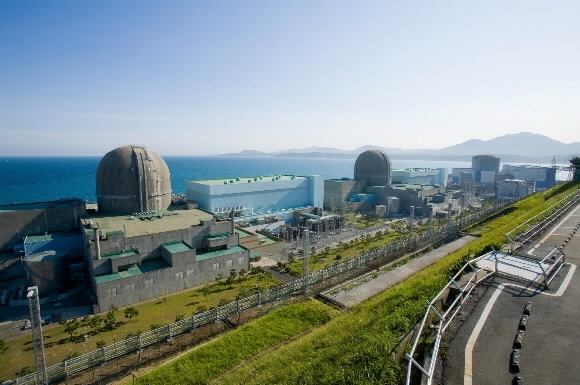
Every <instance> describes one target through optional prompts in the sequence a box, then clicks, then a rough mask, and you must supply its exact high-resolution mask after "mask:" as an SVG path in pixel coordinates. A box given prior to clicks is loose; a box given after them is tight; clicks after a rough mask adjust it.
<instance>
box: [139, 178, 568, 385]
mask: <svg viewBox="0 0 580 385" xmlns="http://www.w3.org/2000/svg"><path fill="white" fill-rule="evenodd" d="M575 186H576V185H569V186H568V187H567V188H560V189H559V190H558V193H557V194H553V193H550V192H546V193H542V194H535V195H534V196H532V197H530V198H528V199H526V200H523V201H520V202H518V203H517V204H516V205H514V207H513V210H511V211H509V212H508V213H506V215H503V216H500V217H497V218H495V219H494V220H493V221H490V222H488V223H484V224H482V225H480V226H479V228H478V229H476V230H477V232H478V233H479V234H480V235H481V236H480V238H478V239H477V240H475V241H474V242H472V243H471V244H470V245H469V246H468V247H466V248H464V249H462V250H459V251H457V252H455V253H452V254H450V255H449V256H447V257H445V258H443V259H441V260H440V261H438V262H437V263H435V264H434V265H432V266H430V267H429V268H427V269H425V270H423V271H421V272H419V273H418V274H416V275H414V276H413V277H411V278H410V279H408V280H406V281H405V282H402V283H401V284H399V285H397V286H396V287H394V288H392V289H390V290H388V291H386V292H384V293H382V294H380V295H378V296H376V297H374V298H372V299H371V300H369V301H367V302H365V303H363V304H361V305H359V306H357V307H355V308H354V309H353V310H351V312H349V313H346V314H342V315H340V316H338V317H336V318H335V319H333V320H332V321H330V322H328V323H327V324H324V325H322V326H320V327H318V328H317V329H316V330H313V331H312V332H310V333H308V334H306V335H304V336H301V337H300V338H297V339H295V340H293V341H291V342H289V343H288V344H286V345H283V346H279V347H277V348H275V349H274V348H270V350H271V351H270V352H268V354H263V355H262V356H260V357H259V358H257V359H255V360H253V361H251V362H246V363H245V364H244V365H238V366H237V369H236V370H231V371H229V372H227V373H226V374H223V375H221V376H220V377H219V380H216V381H215V382H214V383H219V384H244V385H253V384H256V385H258V384H280V385H282V384H283V385H287V384H301V385H302V384H312V385H320V384H345V385H346V384H361V385H362V384H400V383H402V382H403V377H404V366H403V365H401V363H400V362H399V361H398V360H397V359H396V358H395V354H394V351H395V349H396V348H397V345H398V341H399V340H400V339H401V337H402V336H403V335H404V334H405V333H406V332H407V331H408V330H409V329H410V328H411V327H412V326H413V325H414V324H416V323H417V322H418V321H419V320H420V318H421V317H422V316H423V314H424V311H425V303H426V302H425V301H426V300H428V299H431V298H432V297H433V296H434V295H435V294H436V293H437V292H438V291H439V290H440V289H441V288H442V287H443V286H444V285H445V283H446V281H447V279H448V277H449V276H450V275H451V274H452V273H453V271H454V270H455V269H457V267H459V266H461V265H462V264H463V261H464V260H465V259H466V258H469V257H471V256H473V255H479V254H481V253H483V252H485V251H487V250H490V249H491V248H492V247H493V248H499V246H501V245H502V244H503V243H504V242H505V237H504V234H506V233H507V232H508V231H510V230H511V229H513V228H514V227H515V226H517V225H518V224H520V223H522V222H524V221H526V220H527V219H529V218H531V217H533V216H534V215H536V214H537V213H539V212H541V211H542V210H544V209H545V208H547V207H548V206H550V205H552V204H554V203H555V202H556V199H558V198H561V197H563V196H564V195H565V194H568V193H570V192H571V189H572V188H575ZM280 310H281V311H282V312H287V311H288V309H287V308H283V309H280ZM272 321H273V320H271V319H263V320H260V321H256V322H260V327H258V328H255V329H253V330H254V331H255V333H256V335H255V336H253V337H249V338H247V337H246V338H247V340H253V339H258V338H260V335H261V334H262V332H261V331H262V330H264V331H266V330H269V329H272V328H276V327H277V324H276V323H273V322H272ZM298 321H299V319H296V322H298ZM288 324H292V321H290V320H288ZM237 338H238V337H236V335H235V334H232V344H233V343H234V341H235V340H236V339H237ZM271 343H272V345H271V346H274V345H276V343H275V342H274V341H271ZM233 346H234V345H232V349H230V350H229V351H227V352H223V353H224V354H228V355H230V356H233V357H235V356H237V355H238V352H237V351H236V349H234V347H233ZM264 348H267V347H266V346H264ZM203 352H205V349H200V351H199V353H198V354H200V355H201V356H204V354H209V352H208V353H203ZM213 357H215V359H214V360H213V362H209V363H208V362H204V363H203V365H201V364H200V365H197V364H196V363H195V362H193V361H192V359H190V358H188V362H189V364H188V366H187V367H185V366H184V367H182V366H179V364H175V365H176V366H171V368H173V369H162V370H163V372H159V371H156V372H153V373H151V374H150V376H151V377H149V376H147V377H146V378H145V379H141V378H140V379H139V381H138V383H143V384H161V383H163V384H192V383H196V384H197V383H200V384H201V383H212V381H210V378H211V375H205V374H204V378H206V380H204V381H205V382H203V381H201V379H200V381H199V382H190V381H193V380H191V379H189V377H196V378H199V376H200V375H201V374H202V373H205V372H206V371H208V372H209V368H211V367H212V366H214V365H215V366H218V367H219V366H221V364H220V362H221V361H222V360H225V361H229V360H230V359H231V358H227V357H225V356H223V355H220V354H218V355H215V354H214V355H213ZM243 359H245V358H242V359H240V360H238V362H241V360H243ZM171 370H175V371H178V373H179V375H178V376H177V377H174V376H172V377H169V372H170V371H171ZM158 372H159V373H164V374H159V373H158Z"/></svg>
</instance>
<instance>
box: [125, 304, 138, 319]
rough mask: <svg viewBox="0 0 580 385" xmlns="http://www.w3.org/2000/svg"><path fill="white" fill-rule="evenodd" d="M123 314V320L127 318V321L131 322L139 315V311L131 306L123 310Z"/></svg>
mask: <svg viewBox="0 0 580 385" xmlns="http://www.w3.org/2000/svg"><path fill="white" fill-rule="evenodd" d="M124 314H125V318H127V319H128V320H131V319H133V318H136V317H137V316H138V315H139V310H137V309H135V307H133V306H130V307H128V308H126V309H125V311H124Z"/></svg>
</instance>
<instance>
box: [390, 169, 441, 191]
mask: <svg viewBox="0 0 580 385" xmlns="http://www.w3.org/2000/svg"><path fill="white" fill-rule="evenodd" d="M392 180H393V184H401V183H404V184H424V185H440V186H445V185H446V184H447V169H446V168H417V167H415V168H404V169H395V170H393V171H392Z"/></svg>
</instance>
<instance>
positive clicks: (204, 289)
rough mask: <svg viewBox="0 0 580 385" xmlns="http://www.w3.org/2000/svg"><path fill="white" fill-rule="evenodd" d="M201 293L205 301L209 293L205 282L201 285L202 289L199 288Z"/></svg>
mask: <svg viewBox="0 0 580 385" xmlns="http://www.w3.org/2000/svg"><path fill="white" fill-rule="evenodd" d="M201 292H202V294H203V296H204V297H205V299H207V296H208V295H209V293H210V290H209V284H208V283H207V282H205V283H204V284H203V286H202V288H201Z"/></svg>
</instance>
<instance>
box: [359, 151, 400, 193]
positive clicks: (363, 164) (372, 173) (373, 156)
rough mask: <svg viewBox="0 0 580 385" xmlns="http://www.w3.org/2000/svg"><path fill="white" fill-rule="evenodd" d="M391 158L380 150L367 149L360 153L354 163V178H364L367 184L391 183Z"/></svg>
mask: <svg viewBox="0 0 580 385" xmlns="http://www.w3.org/2000/svg"><path fill="white" fill-rule="evenodd" d="M391 170H392V166H391V160H390V159H389V157H388V156H387V155H386V154H385V153H384V152H382V151H379V150H368V151H365V152H363V153H361V154H360V155H359V156H358V158H356V161H355V163H354V179H355V180H366V185H367V186H387V185H390V184H391Z"/></svg>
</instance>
